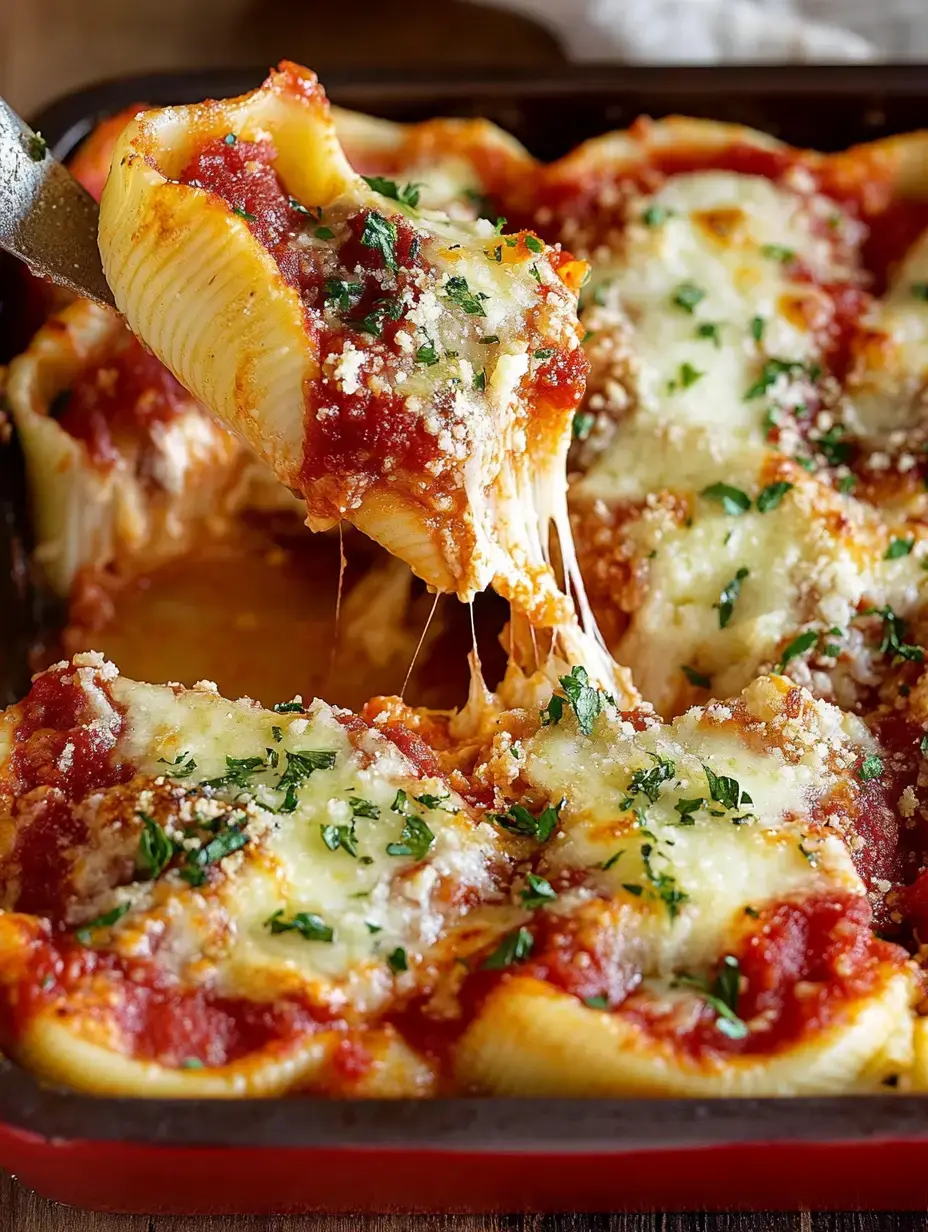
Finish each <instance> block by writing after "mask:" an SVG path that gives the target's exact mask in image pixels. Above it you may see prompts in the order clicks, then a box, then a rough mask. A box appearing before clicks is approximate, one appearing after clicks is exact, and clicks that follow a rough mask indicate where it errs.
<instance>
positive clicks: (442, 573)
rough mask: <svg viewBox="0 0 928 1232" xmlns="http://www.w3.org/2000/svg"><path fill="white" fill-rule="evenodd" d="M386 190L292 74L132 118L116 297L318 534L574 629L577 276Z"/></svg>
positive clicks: (400, 191)
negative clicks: (367, 541)
mask: <svg viewBox="0 0 928 1232" xmlns="http://www.w3.org/2000/svg"><path fill="white" fill-rule="evenodd" d="M372 183H374V184H378V181H376V180H373V181H372ZM379 187H380V188H381V189H382V191H377V190H376V188H374V187H371V184H370V183H369V182H367V181H365V180H364V179H362V178H361V177H359V176H358V175H357V174H356V173H355V172H354V171H353V170H352V169H351V167H350V165H349V163H348V161H347V159H346V158H345V156H344V153H343V152H342V150H341V147H340V145H339V143H338V139H337V134H336V130H335V127H334V126H333V123H332V119H331V116H330V113H329V107H328V103H327V101H326V99H325V96H324V94H323V92H322V90H321V88H320V87H319V85H318V84H317V82H316V79H315V77H314V76H313V75H312V74H311V73H309V72H307V71H306V70H304V69H300V68H298V67H297V66H295V65H291V64H284V65H283V66H282V67H281V68H280V69H279V70H278V71H277V72H275V73H273V74H272V75H271V76H270V77H269V78H268V80H267V82H266V83H265V84H264V85H263V86H262V87H261V88H260V89H259V90H257V91H255V92H254V93H253V94H250V95H246V96H244V97H242V98H240V99H235V100H231V101H227V102H222V103H206V104H203V105H200V106H193V107H174V108H166V109H165V110H163V111H157V112H149V113H145V114H143V115H140V116H138V117H136V119H134V120H133V121H132V122H130V124H129V125H128V126H127V128H126V129H125V130H124V131H123V133H122V135H121V137H120V139H119V142H118V144H117V147H116V151H115V154H114V158H113V165H112V170H111V174H110V177H109V180H108V182H107V185H106V188H105V189H104V192H103V198H102V202H101V214H100V248H101V252H102V254H103V261H104V267H105V269H106V273H107V277H108V279H109V281H110V284H111V286H112V288H113V291H114V294H115V297H116V301H117V304H118V306H119V308H120V310H121V311H123V312H124V313H125V315H126V318H127V320H128V322H129V324H130V326H131V327H132V329H133V330H134V331H135V332H136V333H137V334H138V335H139V336H140V337H141V338H142V339H143V340H144V341H145V342H146V344H147V345H149V346H150V347H151V348H152V350H153V351H154V352H155V354H156V355H158V356H159V358H160V359H161V360H162V361H163V362H164V363H166V364H167V366H168V367H169V368H170V369H171V371H172V372H173V373H174V374H175V375H176V376H177V377H178V378H179V379H180V380H181V381H182V382H183V383H184V384H185V385H186V386H187V388H189V389H190V390H191V391H192V392H193V393H194V394H195V395H196V396H197V397H198V398H200V399H201V400H202V401H203V402H204V403H205V404H206V405H207V406H209V407H210V408H211V409H212V410H213V411H214V412H215V413H216V414H217V415H218V416H219V418H220V419H222V420H223V421H224V422H226V423H228V424H230V425H231V426H233V427H234V428H235V429H236V431H238V432H239V433H240V434H241V435H242V436H244V437H245V439H246V440H247V441H248V442H249V444H250V445H251V446H252V448H253V449H254V450H255V452H256V453H257V454H258V455H259V456H261V457H262V458H264V459H265V460H266V461H267V462H268V463H269V464H270V466H271V467H272V468H273V470H274V472H275V473H276V474H277V476H278V478H279V479H280V480H281V481H282V482H283V483H284V484H286V485H287V486H288V487H290V488H292V489H294V490H296V491H298V492H300V493H301V494H302V495H303V496H304V497H305V499H306V505H307V511H308V518H307V521H308V524H309V525H310V526H311V527H312V528H314V529H324V528H326V527H330V526H332V525H334V524H335V523H337V522H338V521H339V520H341V519H345V520H347V521H349V522H351V523H353V524H354V525H356V526H357V527H359V528H360V529H361V530H362V531H364V532H365V533H367V534H368V535H370V536H371V537H372V538H374V539H376V540H378V541H379V542H380V543H382V544H383V545H384V546H385V547H387V548H388V549H389V550H390V551H391V552H392V553H394V554H395V555H397V556H399V557H401V558H402V559H404V560H406V561H407V563H409V565H410V566H411V567H412V568H413V570H414V572H416V573H417V574H418V575H419V576H420V577H422V578H423V579H425V580H426V581H427V582H428V583H429V584H430V585H431V586H434V587H435V588H437V589H440V590H443V591H450V592H454V593H456V594H458V595H459V596H460V597H461V598H463V599H467V598H469V597H470V596H472V595H473V594H474V593H475V592H476V591H478V590H481V589H483V588H484V587H485V586H487V585H488V584H490V583H493V585H494V586H495V587H496V588H497V589H498V590H499V591H500V592H501V593H502V594H503V595H504V596H505V597H507V598H509V599H510V600H511V602H512V603H513V605H514V606H515V607H516V608H517V609H518V610H520V611H523V612H525V613H526V614H527V615H528V616H529V617H530V619H531V620H532V622H533V623H534V624H536V625H538V626H552V625H556V624H558V623H559V622H566V621H569V620H570V619H572V604H571V601H570V599H569V598H568V597H567V596H566V595H565V594H564V593H563V592H562V591H561V590H560V589H559V587H558V585H557V584H556V581H555V577H554V574H553V572H552V569H551V567H550V564H549V553H548V529H549V524H550V523H551V522H552V521H553V522H554V524H555V525H556V526H557V528H558V539H559V549H560V556H561V559H562V561H563V564H564V568H565V571H566V573H567V575H568V577H570V579H571V580H572V581H573V582H574V584H575V585H576V586H578V587H579V579H578V577H577V575H576V570H575V568H574V562H573V555H572V550H571V541H570V532H569V527H568V525H567V521H566V516H565V510H566V505H565V487H566V484H565V477H564V457H565V452H566V449H567V446H568V443H569V439H570V431H571V421H572V416H573V411H574V408H575V406H576V404H577V402H578V400H579V398H580V395H581V393H582V390H583V385H584V380H585V375H586V359H585V358H584V355H583V351H582V348H581V346H580V333H579V326H578V323H577V319H576V311H575V310H576V297H577V290H578V287H579V285H580V282H581V281H582V279H583V277H584V273H585V266H584V265H583V263H582V262H577V261H575V260H574V259H573V258H572V257H570V256H569V254H567V253H566V252H564V251H562V250H561V249H560V248H559V247H557V246H555V247H553V248H552V247H549V246H547V245H545V244H544V243H542V241H541V240H539V239H538V238H537V237H536V236H535V235H534V234H533V233H531V232H528V231H520V232H518V233H517V234H513V235H506V234H502V233H501V232H500V228H499V227H495V226H494V224H493V223H491V222H489V221H487V220H477V221H476V222H473V223H469V224H468V223H461V222H452V221H450V220H449V219H448V218H447V217H446V216H444V215H439V214H434V213H431V212H430V211H428V210H424V209H422V208H421V202H420V201H419V200H418V196H417V191H416V189H415V186H407V187H402V188H401V187H398V186H396V185H395V184H393V183H392V182H391V183H390V184H389V185H388V186H385V185H384V183H382V182H380V183H379Z"/></svg>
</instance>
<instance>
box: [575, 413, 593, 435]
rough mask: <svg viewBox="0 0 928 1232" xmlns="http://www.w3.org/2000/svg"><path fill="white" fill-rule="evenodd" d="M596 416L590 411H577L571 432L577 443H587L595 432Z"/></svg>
mask: <svg viewBox="0 0 928 1232" xmlns="http://www.w3.org/2000/svg"><path fill="white" fill-rule="evenodd" d="M595 423H596V416H595V415H594V414H592V413H591V412H590V411H577V412H576V414H575V415H574V419H573V425H572V427H571V431H572V432H573V437H574V440H575V441H585V440H586V438H587V437H588V436H589V435H590V433H591V432H592V431H593V426H594V424H595Z"/></svg>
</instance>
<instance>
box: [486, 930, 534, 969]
mask: <svg viewBox="0 0 928 1232" xmlns="http://www.w3.org/2000/svg"><path fill="white" fill-rule="evenodd" d="M534 944H535V938H534V937H533V936H532V934H531V933H530V932H529V931H528V929H527V928H519V929H516V931H515V932H511V933H507V934H506V936H505V937H504V938H503V939H502V941H501V942H500V943H499V945H498V946H497V947H496V949H495V950H494V951H493V953H492V954H489V955H488V956H487V957H486V958H485V959H484V960H483V962H482V963H481V967H482V969H483V970H484V971H502V970H503V968H505V967H511V966H512V964H513V963H517V962H524V961H525V960H526V958H528V956H529V954H531V952H532V946H533V945H534Z"/></svg>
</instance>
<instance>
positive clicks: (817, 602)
mask: <svg viewBox="0 0 928 1232" xmlns="http://www.w3.org/2000/svg"><path fill="white" fill-rule="evenodd" d="M791 476H792V481H793V488H792V490H791V491H789V492H787V493H786V495H785V496H784V497H783V498H782V500H781V501H780V503H779V504H778V505H777V506H776V508H774V509H771V510H769V511H767V512H764V513H761V512H759V511H758V509H757V506H756V495H757V493H758V492H759V491H760V490H761V487H762V485H761V484H760V483H757V482H755V483H754V484H752V485H751V488H750V489H749V492H750V494H751V496H753V497H754V498H755V503H754V505H753V506H752V508H751V509H750V510H748V511H747V512H746V513H744V514H742V515H741V516H731V515H730V514H727V513H725V512H724V510H723V509H722V507H721V506H720V504H719V502H718V501H713V500H710V499H708V498H702V499H695V500H694V501H693V503H692V506H691V508H692V515H691V519H687V520H685V521H683V522H680V521H679V519H677V518H675V517H673V516H672V515H671V514H670V513H669V512H668V511H667V510H666V509H665V508H664V507H662V506H660V505H655V506H654V507H648V506H647V505H646V506H645V507H644V509H643V510H642V512H641V514H640V515H639V517H638V518H637V519H636V520H635V521H634V522H633V524H632V526H631V528H630V529H629V539H630V542H631V543H633V545H634V547H633V552H634V556H635V558H636V559H637V560H638V561H640V562H642V566H643V568H645V569H646V570H647V584H646V588H645V591H644V595H643V599H642V602H641V604H640V606H639V607H638V608H637V610H636V611H635V612H634V615H633V618H632V621H631V623H630V625H629V628H628V631H627V632H626V633H625V635H624V636H623V637H622V638H621V640H620V641H619V642H618V645H617V647H616V648H615V649H616V652H617V655H618V657H619V658H620V659H621V660H622V661H623V662H628V663H631V664H633V665H634V668H635V678H636V682H637V683H638V686H639V688H641V690H642V692H643V693H644V695H645V696H646V697H648V698H649V699H650V700H652V701H653V702H654V704H655V705H656V706H657V708H658V710H659V711H661V712H662V713H666V712H667V711H668V710H674V709H675V708H677V707H678V706H679V703H680V700H681V699H682V698H685V697H686V696H687V695H688V690H687V682H686V678H685V676H684V673H683V667H684V666H688V667H690V668H693V669H695V670H696V671H698V672H699V673H700V674H701V675H703V676H706V677H709V678H710V680H711V687H712V691H713V694H714V695H715V696H720V697H727V696H731V695H732V694H734V693H736V692H737V691H738V690H740V689H742V688H744V687H745V685H746V684H747V683H748V682H749V681H750V680H751V679H753V677H754V676H755V675H756V674H757V673H758V670H759V669H762V668H763V667H765V666H766V667H767V668H768V669H769V668H770V667H772V666H774V665H775V663H776V662H777V660H778V659H779V657H780V655H781V654H782V653H783V651H784V649H785V647H786V645H787V643H788V642H790V641H791V640H792V639H793V638H794V637H796V636H797V635H798V634H799V633H800V631H802V630H804V629H805V628H807V627H809V628H813V629H815V630H816V631H817V632H818V633H819V634H820V635H821V639H820V640H821V646H820V647H819V653H820V652H821V649H822V647H823V646H824V645H825V644H827V645H829V646H834V647H837V648H838V650H837V653H834V652H833V653H832V654H831V655H830V656H828V655H826V656H825V657H826V658H831V659H835V658H837V657H839V655H840V654H842V653H846V652H848V651H849V650H850V649H851V647H852V646H854V649H855V654H856V655H858V657H859V655H861V654H863V653H864V650H865V648H864V647H863V646H860V647H857V646H856V644H855V643H854V639H853V635H851V634H850V633H849V628H848V627H849V624H850V622H851V621H853V620H854V619H855V618H856V616H857V613H858V611H859V610H861V609H862V608H869V607H882V606H883V605H885V604H889V605H890V606H891V607H892V608H893V610H894V611H896V612H897V613H898V614H899V615H902V616H905V615H907V614H908V613H910V612H912V611H913V610H916V609H917V608H918V606H919V605H920V603H921V602H922V601H923V597H924V594H925V585H926V574H925V571H924V568H923V563H922V562H923V560H924V559H925V555H924V552H923V551H922V549H921V548H920V547H919V548H918V549H916V550H913V551H912V552H910V553H908V554H907V555H905V556H902V557H899V558H897V559H894V560H887V559H886V552H887V546H888V543H889V534H888V531H887V528H886V527H885V526H884V525H883V524H882V523H881V521H880V520H879V519H878V518H877V517H876V516H875V514H874V513H873V511H872V510H869V509H867V508H866V507H865V506H863V505H861V504H860V503H859V502H850V501H848V500H847V499H846V498H842V497H839V496H836V495H835V494H834V493H832V492H831V491H830V489H828V488H826V487H824V485H821V484H819V483H817V482H816V481H815V480H811V479H808V478H806V477H805V476H804V475H802V473H801V472H799V471H798V469H797V470H796V471H794V472H791ZM741 571H746V572H744V573H743V576H742V577H741V579H740V580H739V582H738V586H737V595H736V597H735V598H734V600H733V602H732V604H731V611H730V614H729V615H728V618H727V620H726V622H725V623H724V624H723V623H722V614H721V610H720V609H721V605H722V599H723V592H724V591H726V588H728V587H729V586H730V585H731V584H732V582H733V580H735V579H736V578H737V575H738V574H739V572H741ZM829 630H835V631H836V632H829ZM874 652H875V647H874ZM787 666H788V667H789V669H790V671H791V673H793V674H795V673H797V672H805V675H804V676H800V677H797V678H800V679H802V682H803V683H810V679H811V678H810V677H809V675H808V669H807V668H806V667H805V660H804V659H803V658H802V657H801V656H800V657H798V658H797V659H794V660H793V661H792V662H791V663H789V664H787ZM861 666H862V667H863V665H861ZM872 666H873V665H872V664H871V665H870V667H868V668H866V669H864V675H868V674H869V672H870V671H871V670H872ZM817 687H820V686H818V685H817Z"/></svg>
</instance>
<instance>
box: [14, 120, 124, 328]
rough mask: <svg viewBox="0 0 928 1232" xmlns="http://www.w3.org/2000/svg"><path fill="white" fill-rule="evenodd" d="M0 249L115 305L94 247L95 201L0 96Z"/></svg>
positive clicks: (60, 281) (70, 286) (53, 278)
mask: <svg viewBox="0 0 928 1232" xmlns="http://www.w3.org/2000/svg"><path fill="white" fill-rule="evenodd" d="M0 248H5V249H6V251H7V252H11V253H12V254H13V255H14V256H15V257H19V259H20V260H21V261H25V263H26V265H28V266H29V268H30V269H31V270H32V272H33V273H34V274H38V275H39V276H40V277H42V278H50V279H51V281H52V282H57V283H58V284H59V285H60V286H63V287H67V288H68V290H69V291H75V292H77V294H78V295H83V296H84V297H85V298H87V299H94V300H96V301H97V303H99V304H106V305H107V306H108V307H110V308H112V307H114V303H113V294H112V292H111V291H110V289H109V287H108V286H107V284H106V278H105V277H104V276H103V266H102V264H101V261H100V250H99V249H98V247H97V203H96V202H95V201H94V199H93V197H91V195H90V194H89V193H88V192H87V191H86V190H85V189H84V188H82V187H81V185H80V184H78V182H77V180H75V179H74V178H73V176H72V175H71V174H70V173H69V172H68V171H67V170H66V169H65V168H64V167H63V166H62V165H61V163H59V162H58V161H57V159H55V158H53V157H52V154H51V151H50V150H48V149H47V148H46V146H45V142H44V141H43V140H42V138H41V137H39V136H38V135H37V134H36V133H34V132H33V131H32V129H31V128H29V126H28V125H27V124H25V123H23V121H22V120H21V119H20V118H19V116H18V115H17V114H16V112H15V111H14V110H13V109H12V107H10V106H9V104H7V103H5V102H4V101H3V99H2V98H0Z"/></svg>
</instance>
